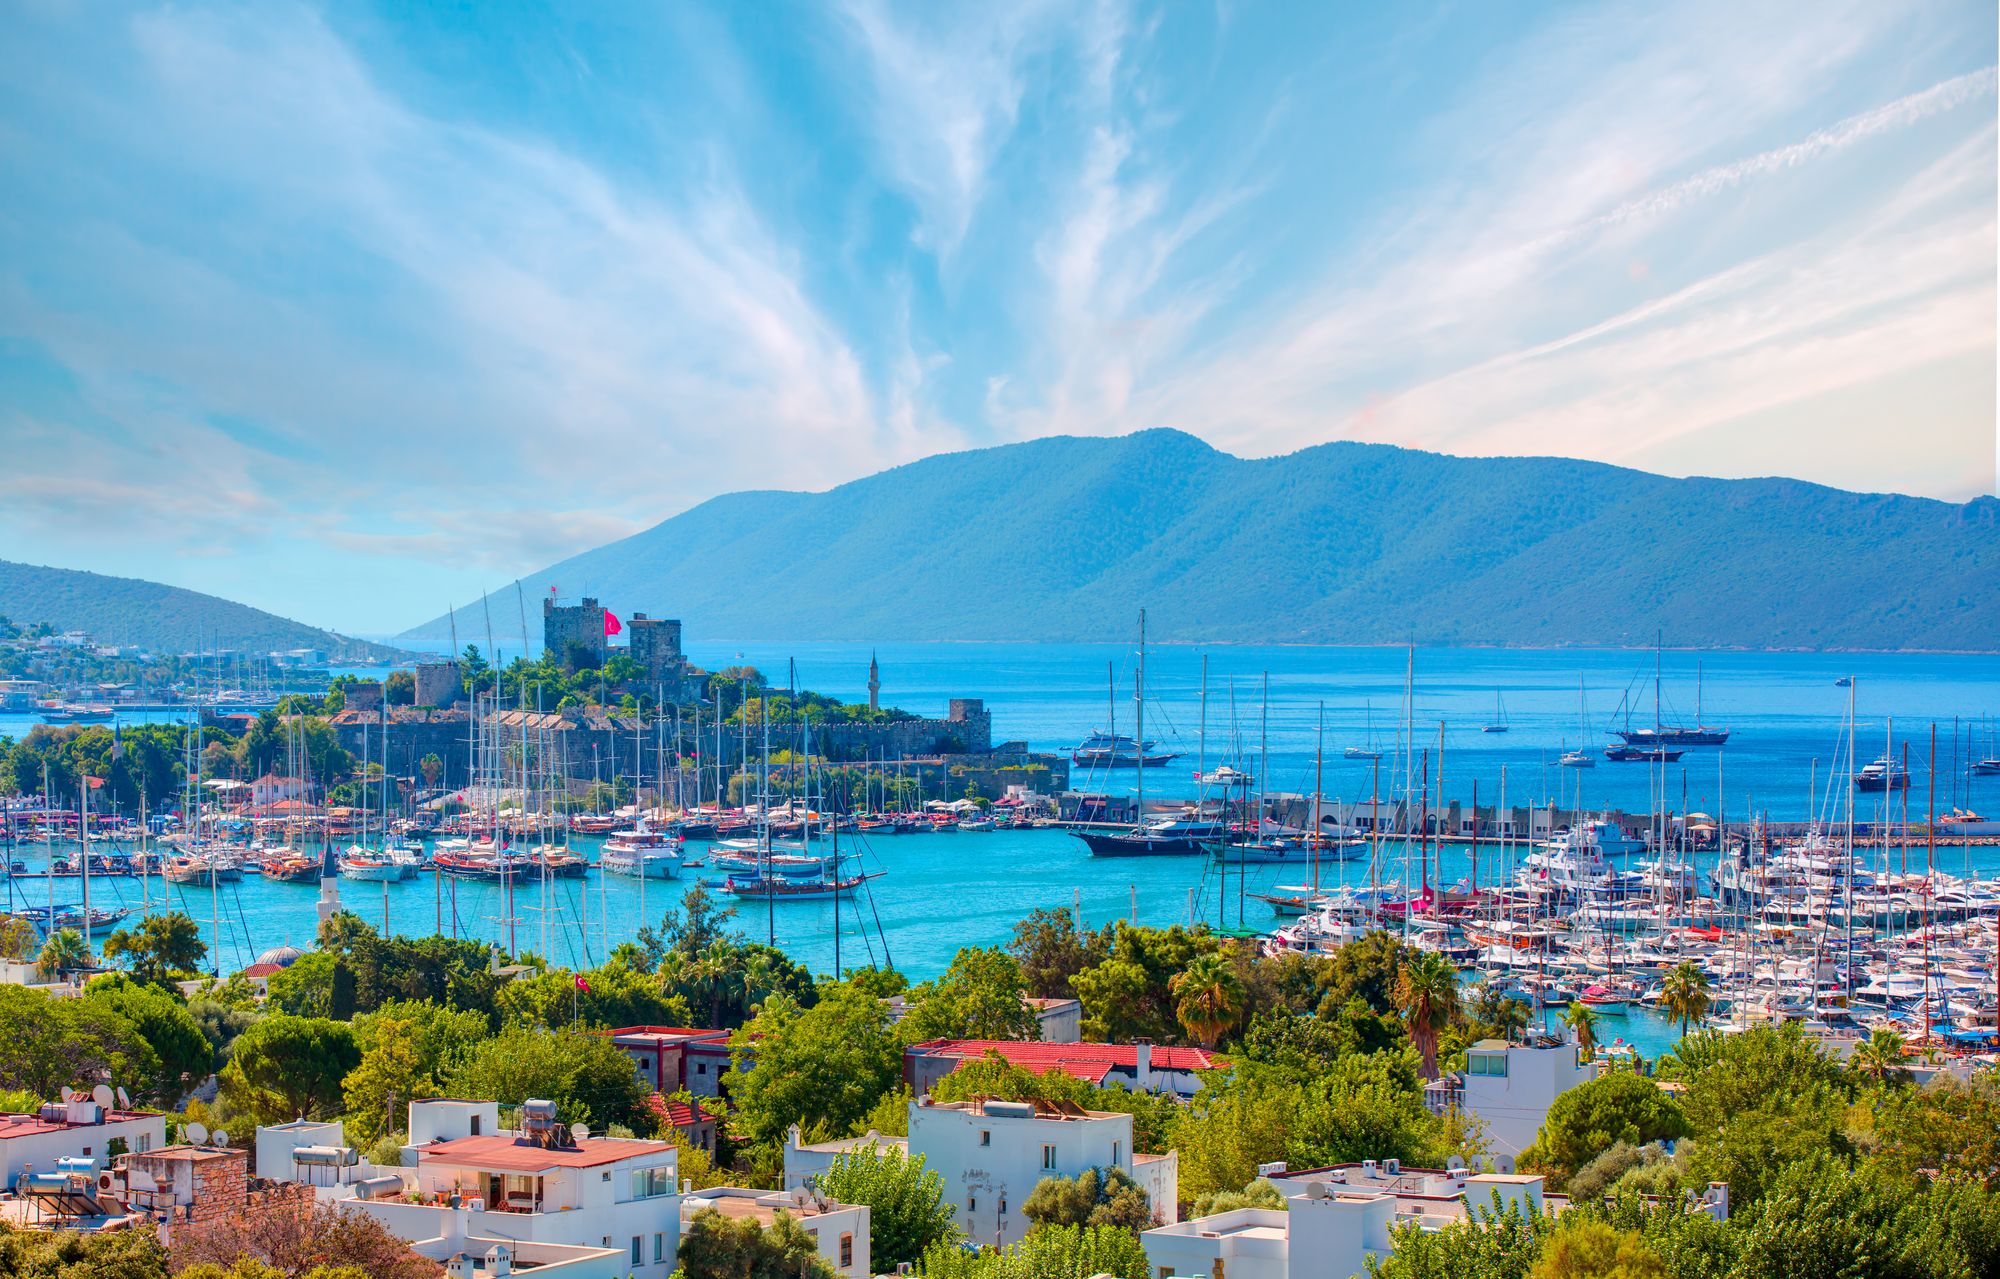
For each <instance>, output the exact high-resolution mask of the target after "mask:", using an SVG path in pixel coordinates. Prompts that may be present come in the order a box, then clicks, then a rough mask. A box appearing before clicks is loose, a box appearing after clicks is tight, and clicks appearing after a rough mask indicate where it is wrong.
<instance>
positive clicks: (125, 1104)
mask: <svg viewBox="0 0 2000 1279" xmlns="http://www.w3.org/2000/svg"><path fill="white" fill-rule="evenodd" d="M131 1108H132V1099H131V1098H130V1097H128V1096H126V1095H125V1090H124V1089H123V1088H120V1089H119V1090H118V1109H120V1110H130V1109H131Z"/></svg>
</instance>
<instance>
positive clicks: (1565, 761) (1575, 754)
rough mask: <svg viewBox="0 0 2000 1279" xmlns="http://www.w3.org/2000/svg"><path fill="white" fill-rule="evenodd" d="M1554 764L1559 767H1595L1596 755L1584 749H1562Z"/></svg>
mask: <svg viewBox="0 0 2000 1279" xmlns="http://www.w3.org/2000/svg"><path fill="white" fill-rule="evenodd" d="M1556 765H1557V766H1558V767H1560V768H1596V767H1597V757H1596V756H1595V755H1592V754H1591V753H1590V752H1589V751H1585V750H1574V751H1564V752H1563V753H1562V756H1561V757H1560V758H1559V759H1557V760H1556Z"/></svg>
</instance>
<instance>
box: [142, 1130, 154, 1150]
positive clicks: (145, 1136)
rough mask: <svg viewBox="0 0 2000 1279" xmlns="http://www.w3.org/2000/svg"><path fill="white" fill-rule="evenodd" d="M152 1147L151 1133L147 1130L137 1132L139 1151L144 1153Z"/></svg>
mask: <svg viewBox="0 0 2000 1279" xmlns="http://www.w3.org/2000/svg"><path fill="white" fill-rule="evenodd" d="M152 1148H153V1134H152V1133H149V1132H142V1133H140V1134H139V1153H140V1154H142V1155H143V1154H145V1153H146V1152H147V1151H149V1150H151V1149H152Z"/></svg>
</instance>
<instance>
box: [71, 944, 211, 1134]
mask: <svg viewBox="0 0 2000 1279" xmlns="http://www.w3.org/2000/svg"><path fill="white" fill-rule="evenodd" d="M78 1002H79V1003H81V1004H83V1005H84V1006H86V1007H90V1006H95V1007H99V1008H102V1009H104V1010H105V1011H106V1012H108V1013H110V1014H112V1015H113V1016H115V1017H117V1018H118V1019H120V1020H122V1021H123V1022H124V1023H125V1024H126V1025H128V1026H130V1027H131V1033H132V1036H133V1041H134V1042H136V1043H138V1044H143V1045H144V1046H145V1049H146V1050H147V1051H146V1053H145V1054H144V1055H143V1058H142V1060H143V1061H144V1062H145V1068H144V1071H143V1074H142V1075H141V1077H140V1078H139V1080H138V1081H137V1086H135V1087H133V1088H132V1090H131V1091H132V1092H133V1093H135V1094H137V1095H138V1096H139V1097H141V1098H143V1099H145V1100H147V1101H151V1102H155V1103H157V1104H159V1105H163V1106H175V1105H178V1104H179V1102H180V1100H181V1098H183V1097H185V1096H186V1095H187V1094H188V1093H189V1092H190V1091H191V1090H192V1089H193V1088H194V1087H195V1086H196V1085H197V1084H199V1083H201V1081H202V1080H204V1079H206V1078H208V1074H209V1070H210V1068H211V1066H212V1065H213V1062H214V1055H213V1052H212V1050H211V1049H210V1047H209V1043H208V1038H207V1036H205V1035H203V1034H202V1031H201V1027H200V1026H199V1025H198V1024H196V1022H195V1019H194V1017H193V1015H192V1014H191V1013H189V1012H188V1009H187V1005H186V1004H183V1003H182V1002H181V1001H180V999H179V998H178V995H177V994H175V995H169V994H168V993H167V992H166V991H164V990H162V989H160V988H159V987H158V986H147V985H141V984H139V983H138V982H136V981H134V980H132V979H131V978H130V977H127V976H126V975H125V974H123V973H108V974H105V975H104V976H101V977H95V978H92V979H91V982H90V985H89V986H88V987H86V988H85V990H84V994H83V998H82V999H81V1000H79V1001H78Z"/></svg>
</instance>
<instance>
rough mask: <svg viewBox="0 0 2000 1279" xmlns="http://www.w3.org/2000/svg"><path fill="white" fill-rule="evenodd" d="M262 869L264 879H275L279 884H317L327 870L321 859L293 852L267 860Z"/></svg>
mask: <svg viewBox="0 0 2000 1279" xmlns="http://www.w3.org/2000/svg"><path fill="white" fill-rule="evenodd" d="M261 869H262V870H263V872H264V878H266V879H275V880H277V881H278V882H279V883H284V884H317V883H318V882H319V881H320V878H321V874H322V871H323V870H324V869H325V868H324V866H323V865H322V864H321V862H320V859H319V858H317V857H308V856H306V855H305V854H303V853H296V852H293V853H284V854H279V855H276V856H271V857H267V858H265V859H264V861H263V862H262V863H261Z"/></svg>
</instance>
